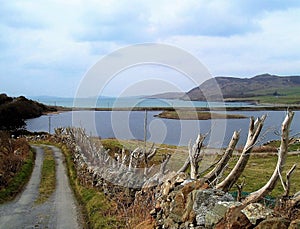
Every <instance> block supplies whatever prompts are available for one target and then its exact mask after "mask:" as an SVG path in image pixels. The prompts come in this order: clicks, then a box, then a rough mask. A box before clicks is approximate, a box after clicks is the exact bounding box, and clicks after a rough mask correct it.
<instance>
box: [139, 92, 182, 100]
mask: <svg viewBox="0 0 300 229" xmlns="http://www.w3.org/2000/svg"><path fill="white" fill-rule="evenodd" d="M185 95H186V94H185V93H184V92H166V93H161V94H156V95H150V96H145V98H147V99H180V98H182V97H183V96H185Z"/></svg>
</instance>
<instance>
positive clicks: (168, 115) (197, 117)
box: [155, 111, 247, 120]
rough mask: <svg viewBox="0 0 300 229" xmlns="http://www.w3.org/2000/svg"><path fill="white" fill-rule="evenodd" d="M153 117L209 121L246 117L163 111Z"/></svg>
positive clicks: (201, 112)
mask: <svg viewBox="0 0 300 229" xmlns="http://www.w3.org/2000/svg"><path fill="white" fill-rule="evenodd" d="M155 117H159V118H166V119H182V120H209V119H242V118H247V116H244V115H239V114H226V113H214V112H208V111H163V112H161V113H159V114H158V115H156V116H155Z"/></svg>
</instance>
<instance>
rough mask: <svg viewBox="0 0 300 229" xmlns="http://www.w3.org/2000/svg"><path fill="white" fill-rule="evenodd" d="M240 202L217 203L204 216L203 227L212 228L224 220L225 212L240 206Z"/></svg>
mask: <svg viewBox="0 0 300 229" xmlns="http://www.w3.org/2000/svg"><path fill="white" fill-rule="evenodd" d="M240 205H241V203H240V202H233V201H231V202H222V201H219V202H217V203H216V204H215V206H214V207H213V208H212V209H211V210H210V211H208V212H207V214H206V215H205V227H206V228H213V227H214V226H215V225H216V224H217V223H218V222H219V221H220V220H221V219H223V218H224V216H225V214H226V212H227V211H228V209H229V208H230V207H233V206H240Z"/></svg>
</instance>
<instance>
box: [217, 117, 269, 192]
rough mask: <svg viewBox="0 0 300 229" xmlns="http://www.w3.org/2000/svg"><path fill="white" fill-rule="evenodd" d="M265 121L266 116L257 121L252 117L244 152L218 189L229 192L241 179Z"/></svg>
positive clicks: (218, 185)
mask: <svg viewBox="0 0 300 229" xmlns="http://www.w3.org/2000/svg"><path fill="white" fill-rule="evenodd" d="M265 119H266V115H263V116H262V117H261V118H257V119H256V120H255V121H254V119H253V117H251V119H250V125H249V131H248V138H247V142H246V144H245V146H244V149H243V151H242V154H241V156H240V158H239V160H238V162H237V163H236V165H235V166H234V168H233V169H232V170H231V172H230V173H229V175H228V176H227V177H226V178H225V179H224V180H223V181H222V182H221V183H219V184H217V186H216V188H218V189H222V190H223V191H224V192H228V191H229V189H230V188H231V187H232V186H233V185H234V184H235V183H236V181H237V180H238V179H239V177H240V176H241V174H242V173H243V171H244V169H245V167H246V165H247V163H248V160H249V157H250V153H251V152H252V148H253V146H254V144H255V143H256V141H257V138H258V136H259V134H260V132H261V129H262V127H263V124H264V121H265Z"/></svg>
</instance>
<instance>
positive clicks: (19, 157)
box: [0, 132, 35, 203]
mask: <svg viewBox="0 0 300 229" xmlns="http://www.w3.org/2000/svg"><path fill="white" fill-rule="evenodd" d="M34 159H35V155H34V152H33V151H31V150H30V146H29V145H28V143H27V142H26V140H25V139H12V138H10V136H9V134H8V133H6V132H0V203H2V202H4V201H7V200H12V199H13V198H14V197H15V196H16V195H17V194H18V193H19V192H20V191H21V190H22V188H23V187H24V185H25V184H26V183H27V181H28V180H29V178H30V175H31V172H32V170H33V167H34Z"/></svg>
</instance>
